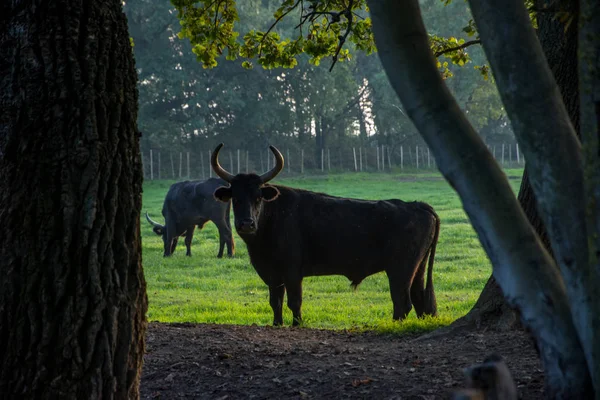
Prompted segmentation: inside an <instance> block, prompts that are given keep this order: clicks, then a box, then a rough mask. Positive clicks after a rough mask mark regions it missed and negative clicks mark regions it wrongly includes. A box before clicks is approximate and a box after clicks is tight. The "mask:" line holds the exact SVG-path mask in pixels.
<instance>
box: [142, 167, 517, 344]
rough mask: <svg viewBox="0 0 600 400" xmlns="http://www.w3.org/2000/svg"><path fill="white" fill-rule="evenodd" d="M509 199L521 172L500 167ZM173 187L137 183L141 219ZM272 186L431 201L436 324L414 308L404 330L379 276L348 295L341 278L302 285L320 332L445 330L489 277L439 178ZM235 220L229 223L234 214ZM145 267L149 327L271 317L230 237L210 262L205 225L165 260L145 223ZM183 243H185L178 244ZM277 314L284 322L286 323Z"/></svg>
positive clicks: (241, 248) (262, 288)
mask: <svg viewBox="0 0 600 400" xmlns="http://www.w3.org/2000/svg"><path fill="white" fill-rule="evenodd" d="M506 174H507V175H508V176H509V178H510V183H511V186H512V187H513V189H514V190H515V192H516V191H517V190H518V187H519V184H520V177H521V174H522V170H506ZM171 183H172V182H171V181H154V182H146V184H145V185H144V197H143V203H144V206H143V210H142V211H143V212H144V211H146V210H147V211H148V212H149V213H150V215H151V216H152V217H153V218H154V219H155V220H157V221H161V222H162V221H163V218H162V215H161V209H162V203H163V200H164V196H165V194H166V192H167V190H168V188H169V186H170V184H171ZM274 183H277V184H282V185H287V186H291V187H298V188H304V189H309V190H314V191H319V192H326V193H329V194H332V195H337V196H345V197H355V198H363V199H389V198H399V199H402V200H407V201H412V200H420V201H425V202H427V203H429V204H431V205H432V206H433V207H434V208H435V210H436V211H437V213H438V214H439V215H440V218H441V220H442V225H441V232H440V238H439V243H438V247H437V252H436V258H435V265H434V285H435V291H436V295H437V301H438V312H439V317H438V318H427V319H424V320H419V319H417V318H416V317H415V315H414V311H413V312H411V314H410V315H409V317H408V318H407V320H406V321H404V322H403V323H398V322H394V321H392V302H391V298H390V293H389V286H388V280H387V277H386V275H385V273H379V274H376V275H373V276H371V277H368V278H367V279H365V280H364V281H363V282H362V283H361V285H360V286H359V287H358V289H357V290H356V291H355V290H353V289H352V288H351V287H350V282H349V281H348V280H347V279H346V278H344V277H340V276H326V277H309V278H306V279H305V280H304V284H303V289H304V299H303V300H304V301H303V305H302V311H303V317H304V326H306V327H310V328H327V329H373V330H377V331H380V332H393V333H403V332H420V331H426V330H431V329H434V328H437V327H439V326H443V325H447V324H449V323H451V322H452V321H453V320H455V319H456V318H458V317H460V316H462V315H464V314H465V313H466V312H467V311H469V309H470V308H471V307H472V306H473V304H474V303H475V301H476V300H477V297H478V296H479V293H480V292H481V289H482V288H483V286H484V284H485V282H486V281H487V279H488V278H489V276H490V273H491V266H490V263H489V260H488V259H487V256H486V255H485V253H484V251H483V249H482V248H481V245H480V244H479V240H478V239H477V236H476V234H475V232H474V231H473V228H472V227H471V225H470V223H469V221H468V219H467V217H466V215H465V213H464V211H463V209H462V206H461V203H460V200H459V198H458V196H457V195H456V193H455V192H454V191H453V190H452V188H451V187H450V186H449V185H448V184H447V183H446V181H444V180H443V179H442V178H441V175H440V174H438V173H433V172H428V173H423V172H419V173H418V172H411V173H402V174H399V173H398V174H362V173H358V174H339V175H331V176H318V177H312V178H287V179H277V180H276V182H274ZM232 217H233V216H232ZM142 238H143V257H144V258H143V260H144V261H143V264H144V271H145V275H146V280H147V284H148V298H149V310H148V319H149V320H150V321H161V322H195V323H222V324H241V325H250V324H257V325H268V324H271V323H272V318H273V314H272V311H271V308H270V306H269V301H268V290H267V287H266V285H265V284H264V283H263V282H262V281H261V280H260V278H259V277H258V275H257V274H256V272H255V271H254V269H253V267H252V265H250V261H249V258H248V253H247V250H246V247H245V244H244V242H243V241H242V240H241V239H240V238H239V237H238V236H237V234H236V235H235V241H236V256H235V258H233V259H227V258H224V259H217V258H216V255H217V251H218V245H219V237H218V232H217V229H216V228H215V226H214V225H213V224H211V223H209V224H207V225H206V227H205V228H204V229H203V230H202V231H200V232H199V231H198V230H196V234H195V236H194V241H193V244H192V257H185V247H184V244H183V240H180V242H179V245H178V248H177V251H176V252H175V254H174V255H173V256H172V257H170V258H163V256H162V252H163V250H162V246H163V245H162V240H161V238H160V237H158V236H156V235H155V234H154V233H153V232H152V230H151V228H150V226H149V225H148V223H147V222H146V220H145V218H144V217H143V216H142ZM182 239H183V238H182ZM291 320H292V316H291V312H290V311H289V309H288V308H287V307H284V323H285V324H286V325H289V324H290V323H291Z"/></svg>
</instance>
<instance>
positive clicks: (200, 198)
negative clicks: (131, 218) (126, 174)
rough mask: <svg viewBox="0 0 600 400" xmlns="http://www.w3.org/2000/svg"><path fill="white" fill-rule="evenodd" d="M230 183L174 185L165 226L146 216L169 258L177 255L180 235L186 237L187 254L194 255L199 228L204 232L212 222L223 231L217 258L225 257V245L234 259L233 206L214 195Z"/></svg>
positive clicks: (166, 204)
mask: <svg viewBox="0 0 600 400" xmlns="http://www.w3.org/2000/svg"><path fill="white" fill-rule="evenodd" d="M226 184H227V182H225V181H223V180H221V179H218V178H210V179H207V180H206V181H184V182H177V183H174V184H173V185H171V187H170V188H169V191H168V192H167V195H166V197H165V202H164V204H163V209H162V215H163V217H164V218H165V225H161V224H159V223H158V222H155V221H153V220H152V219H151V218H150V216H149V215H148V213H146V219H147V220H148V222H150V224H151V225H152V226H153V228H152V230H153V231H154V233H156V234H157V235H161V236H162V239H163V243H164V249H165V250H164V256H165V257H168V256H170V255H171V254H173V252H174V251H175V248H176V246H177V241H178V239H179V237H180V236H185V246H186V248H187V250H186V255H187V256H191V255H192V250H191V245H192V238H193V236H194V229H195V228H196V225H198V229H202V228H203V227H204V224H206V223H207V222H208V221H212V222H214V224H215V225H216V226H217V229H218V230H219V241H220V244H219V254H218V255H217V257H223V248H224V247H225V245H227V255H228V256H230V257H231V256H233V254H234V251H235V245H234V242H233V234H232V232H231V223H230V222H229V214H230V208H231V206H230V203H223V202H220V201H216V200H215V198H214V196H213V193H214V191H215V189H217V188H218V187H220V186H223V185H226Z"/></svg>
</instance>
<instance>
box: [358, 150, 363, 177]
mask: <svg viewBox="0 0 600 400" xmlns="http://www.w3.org/2000/svg"><path fill="white" fill-rule="evenodd" d="M358 159H359V160H360V172H362V147H359V148H358Z"/></svg>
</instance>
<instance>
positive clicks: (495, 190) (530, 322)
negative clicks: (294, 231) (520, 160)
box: [369, 0, 592, 397]
mask: <svg viewBox="0 0 600 400" xmlns="http://www.w3.org/2000/svg"><path fill="white" fill-rule="evenodd" d="M369 5H370V8H371V15H372V17H373V29H374V33H375V40H376V44H377V47H378V51H379V56H380V58H381V60H382V63H383V66H384V69H385V70H386V73H387V74H388V77H389V79H390V82H391V84H392V86H393V87H394V89H395V91H396V93H397V94H398V96H399V97H400V99H401V100H402V103H403V105H404V108H405V110H406V111H407V113H408V114H409V116H410V118H411V119H412V121H413V122H414V124H415V126H416V127H417V128H418V129H419V132H420V133H421V135H422V136H423V137H424V139H425V140H426V141H427V144H428V145H429V147H430V149H431V150H432V151H433V152H434V154H435V158H436V161H437V163H438V167H439V168H440V170H441V172H442V173H443V174H444V176H445V178H446V179H447V180H448V182H449V183H450V184H451V185H452V186H453V187H454V188H455V190H456V191H457V192H458V194H459V195H460V197H461V200H462V202H463V207H464V208H465V211H466V212H467V215H468V216H469V218H470V220H471V223H472V224H473V227H474V228H475V230H476V232H477V234H478V235H479V238H480V240H481V243H482V245H483V247H484V249H485V250H486V252H487V254H488V256H489V257H490V260H491V261H492V265H493V266H494V276H495V278H496V279H497V280H498V282H499V284H500V285H501V287H502V290H503V292H504V294H505V297H506V298H507V300H508V301H509V304H511V305H513V306H516V307H517V308H518V309H519V311H520V313H521V316H522V319H523V322H524V324H525V325H526V326H527V327H528V328H530V329H531V331H532V334H533V335H534V337H535V339H536V342H537V344H538V347H539V349H540V354H541V357H542V361H543V363H544V366H545V370H546V376H547V381H546V393H547V394H548V395H549V396H550V397H560V396H562V395H564V394H568V395H569V396H574V397H581V396H583V397H585V396H586V395H589V394H590V393H591V390H592V388H591V385H590V376H589V373H588V370H587V365H586V361H585V357H584V353H583V350H582V348H581V345H580V343H579V341H578V340H577V332H576V330H575V327H574V325H573V322H572V320H571V313H570V310H569V305H568V303H567V296H566V291H565V287H564V284H563V282H562V279H561V276H560V274H559V271H558V269H557V267H556V264H555V263H554V261H553V259H552V257H551V256H550V255H549V253H548V252H547V251H545V250H544V248H543V245H542V243H541V242H540V240H539V238H538V236H537V235H536V233H535V231H534V229H533V227H532V226H531V224H529V222H528V221H527V219H526V216H525V214H524V213H523V210H522V209H521V208H520V207H519V204H518V202H517V200H516V198H515V197H514V195H513V193H512V190H511V189H510V186H509V185H508V182H507V180H506V176H505V175H504V174H503V172H502V171H501V170H500V168H499V167H498V165H497V163H496V162H495V161H494V160H493V158H492V156H491V154H490V153H489V151H488V150H487V148H486V146H485V144H484V143H483V142H482V140H481V138H480V137H479V136H478V135H477V133H476V132H475V131H474V130H473V128H472V126H471V125H470V124H469V122H468V121H467V119H466V118H465V116H464V114H463V113H462V112H461V111H460V109H459V107H458V105H457V103H456V101H455V100H454V99H453V97H452V95H451V94H450V92H449V90H448V88H447V87H446V86H445V85H444V83H443V81H442V79H441V77H440V74H439V72H438V71H437V68H436V65H435V60H434V58H433V55H432V54H431V51H430V49H429V42H428V36H427V34H426V31H425V27H424V25H423V22H422V19H421V15H420V10H419V5H418V1H416V0H410V1H408V0H407V1H403V2H396V1H394V0H377V1H375V0H373V1H370V2H369Z"/></svg>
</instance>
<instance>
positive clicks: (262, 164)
mask: <svg viewBox="0 0 600 400" xmlns="http://www.w3.org/2000/svg"><path fill="white" fill-rule="evenodd" d="M258 155H259V156H260V170H261V171H266V169H265V165H264V163H263V157H262V151H259V152H258Z"/></svg>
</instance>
